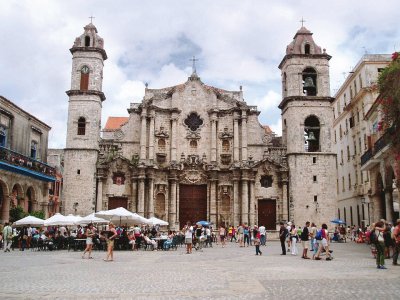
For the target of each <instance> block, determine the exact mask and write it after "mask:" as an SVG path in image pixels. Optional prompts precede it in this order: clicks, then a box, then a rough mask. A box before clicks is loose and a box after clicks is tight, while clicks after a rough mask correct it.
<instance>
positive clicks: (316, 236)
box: [315, 229, 322, 241]
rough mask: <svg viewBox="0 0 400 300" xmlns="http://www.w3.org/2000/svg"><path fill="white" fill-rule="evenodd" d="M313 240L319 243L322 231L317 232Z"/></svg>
mask: <svg viewBox="0 0 400 300" xmlns="http://www.w3.org/2000/svg"><path fill="white" fill-rule="evenodd" d="M315 239H316V240H317V241H321V240H322V229H320V230H318V231H317V234H316V235H315Z"/></svg>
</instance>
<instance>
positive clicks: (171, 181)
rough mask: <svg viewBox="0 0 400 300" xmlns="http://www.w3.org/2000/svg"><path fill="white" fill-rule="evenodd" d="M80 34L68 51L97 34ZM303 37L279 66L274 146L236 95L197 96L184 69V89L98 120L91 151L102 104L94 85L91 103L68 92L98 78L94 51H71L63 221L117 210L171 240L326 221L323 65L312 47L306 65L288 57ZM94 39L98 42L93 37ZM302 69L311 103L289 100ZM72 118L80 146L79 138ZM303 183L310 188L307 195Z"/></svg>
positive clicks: (330, 162) (201, 87)
mask: <svg viewBox="0 0 400 300" xmlns="http://www.w3.org/2000/svg"><path fill="white" fill-rule="evenodd" d="M88 26H89V27H90V28H91V30H92V31H90V30H89V29H88V28H87V27H88ZM88 26H87V27H85V33H84V34H83V35H82V36H81V37H79V38H77V41H78V42H80V43H82V41H85V42H86V41H87V39H89V38H90V39H92V38H93V31H94V30H95V28H93V27H94V26H93V25H92V24H90V25H88ZM92 26H93V27H92ZM304 30H306V29H305V28H301V29H300V30H299V31H298V33H297V34H296V36H295V39H294V44H293V45H292V44H291V45H292V46H290V45H289V46H288V53H287V55H286V56H285V58H284V59H283V61H282V63H281V65H280V67H281V68H282V70H283V73H282V74H283V76H284V79H283V86H284V98H283V101H282V103H281V108H282V111H283V112H282V115H283V117H284V119H285V121H284V134H283V137H282V138H281V137H276V136H275V135H274V134H273V133H272V132H271V131H270V130H269V128H268V127H267V126H262V125H261V124H260V123H259V121H258V115H259V113H260V112H259V111H258V110H257V107H254V106H249V105H247V103H246V101H245V100H244V98H243V92H242V90H241V88H240V89H239V90H238V91H227V90H223V89H220V88H216V87H212V86H209V85H206V84H205V83H203V82H202V81H201V80H200V77H199V76H198V75H197V73H196V70H195V69H194V70H193V73H192V75H191V76H190V77H189V78H188V80H187V81H186V82H185V83H182V84H179V85H176V86H172V87H167V88H163V89H150V88H148V87H146V90H145V96H144V98H143V100H142V102H140V103H132V104H131V105H130V107H129V108H128V112H129V116H128V117H119V118H116V117H110V118H109V119H108V121H107V124H106V126H105V128H104V129H103V135H102V138H101V139H100V132H99V131H98V127H97V126H95V125H97V124H98V122H99V121H100V119H99V118H100V110H101V101H102V100H104V99H105V97H104V95H102V92H101V82H97V83H95V87H97V89H95V88H93V92H92V93H90V91H89V93H88V91H87V90H85V89H82V88H81V89H80V90H79V89H78V90H75V89H77V84H78V82H79V83H80V84H81V85H82V82H84V80H85V77H84V76H86V75H83V74H85V73H84V70H83V69H82V68H83V67H84V66H86V65H87V66H89V69H90V70H91V69H92V68H94V69H96V68H102V66H103V64H102V61H103V60H104V59H105V58H106V56H105V52H104V50H103V47H102V46H103V43H101V47H100V46H97V48H96V47H95V48H96V49H98V51H94V50H93V49H91V48H92V47H91V46H87V47H84V48H79V49H76V50H74V51H71V52H73V55H74V57H73V72H72V73H73V74H72V90H73V92H72V91H69V92H67V93H68V95H69V96H70V105H69V119H68V136H67V148H66V151H65V174H64V177H65V181H64V183H65V184H64V194H63V196H64V199H65V213H74V212H76V213H80V214H88V213H91V212H93V211H94V210H101V209H109V208H113V207H117V206H124V207H126V208H128V209H130V210H132V211H135V212H138V213H139V214H141V215H144V216H145V217H152V216H156V217H159V218H162V219H165V220H168V221H169V223H170V227H171V228H174V229H177V228H179V227H180V226H182V224H183V223H186V221H188V220H189V221H191V222H195V221H199V219H206V220H210V221H212V222H214V223H215V224H220V223H224V224H226V225H230V224H233V225H238V224H240V223H248V224H250V225H254V224H257V223H258V224H264V225H266V226H267V228H268V229H276V224H277V222H279V221H285V220H289V218H290V219H291V220H294V221H296V222H298V223H303V222H305V220H306V219H307V220H308V219H310V220H315V221H317V222H319V221H322V220H324V221H326V220H328V219H329V218H330V217H333V216H334V212H335V209H334V208H336V202H335V198H334V196H333V195H334V192H335V185H334V184H333V183H332V181H331V180H330V178H331V177H332V176H335V170H334V161H335V154H334V153H332V151H331V142H330V128H331V125H332V119H333V116H332V109H331V107H330V103H331V101H332V98H330V97H329V66H328V60H329V58H330V56H329V55H327V54H326V53H325V51H324V52H321V49H320V48H319V47H318V46H316V45H315V43H311V46H312V48H311V50H310V49H306V50H307V51H315V53H314V54H312V55H310V54H309V53H305V54H299V53H297V52H296V51H297V50H296V51H294V50H293V49H297V48H296V47H297V44H296V43H298V42H299V38H296V37H301V38H303V37H306V38H308V37H311V33H309V31H307V30H306V32H304ZM96 32H97V30H96ZM87 36H88V37H89V38H87ZM95 39H100V38H99V37H98V36H97V35H95ZM311 40H312V39H311ZM304 41H305V40H304ZM74 47H77V46H76V45H75V46H74ZM72 49H74V48H72ZM299 49H303V48H301V47H300V48H299ZM81 52H84V53H81ZM99 55H100V56H99ZM83 57H84V59H81V58H83ZM100 60H101V62H100ZM92 63H93V64H92ZM304 66H308V67H310V66H312V67H314V68H315V70H316V71H317V72H318V76H317V75H316V74H311V76H313V78H314V79H315V80H316V83H317V85H318V87H319V89H318V94H317V95H316V96H304V95H303V94H300V93H298V91H299V89H301V90H302V87H301V86H300V82H302V80H303V79H302V78H301V77H300V78H299V75H298V73H299V71H300V72H301V71H303V70H304ZM77 70H78V71H79V70H80V74H78V73H77ZM93 72H94V74H100V73H101V72H100V73H99V72H98V71H93ZM284 73H285V74H286V75H284ZM77 74H78V75H80V78H79V76H78V75H77ZM76 76H78V77H76ZM94 76H95V77H96V75H94ZM98 79H99V81H101V77H98ZM89 82H91V73H89ZM81 87H82V86H81ZM82 112H84V114H83V113H82ZM309 115H313V116H318V120H320V123H319V124H320V127H319V129H318V138H319V139H320V141H321V148H319V149H318V151H316V152H313V153H308V152H306V151H304V147H305V145H304V131H308V130H309V128H305V126H304V120H305V119H306V118H307V117H308V116H309ZM81 117H84V118H85V122H86V123H85V124H87V127H86V128H87V134H86V133H85V134H84V135H81V136H80V135H78V134H77V132H78V131H79V118H81ZM81 124H82V122H81ZM92 124H93V126H92ZM81 126H82V125H81ZM286 149H288V151H287V150H286ZM289 150H290V151H289ZM286 152H288V153H286ZM314 157H317V160H316V161H315V162H313V158H314ZM78 169H79V174H78ZM307 174H309V176H308V177H307ZM311 174H315V175H317V176H318V183H317V184H315V183H313V177H312V175H311ZM314 195H318V202H317V201H314V198H313V196H314ZM332 197H333V198H332ZM318 205H319V206H318Z"/></svg>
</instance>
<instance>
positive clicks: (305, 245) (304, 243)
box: [301, 241, 310, 249]
mask: <svg viewBox="0 0 400 300" xmlns="http://www.w3.org/2000/svg"><path fill="white" fill-rule="evenodd" d="M309 243H310V242H309V241H301V245H302V246H303V249H308V244H309Z"/></svg>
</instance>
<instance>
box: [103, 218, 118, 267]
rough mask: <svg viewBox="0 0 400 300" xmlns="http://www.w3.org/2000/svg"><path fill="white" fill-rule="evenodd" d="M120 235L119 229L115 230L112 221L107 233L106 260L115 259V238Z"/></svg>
mask: <svg viewBox="0 0 400 300" xmlns="http://www.w3.org/2000/svg"><path fill="white" fill-rule="evenodd" d="M117 236H118V233H117V231H116V230H115V226H114V224H113V223H111V222H110V224H108V232H107V235H106V239H107V257H106V259H104V261H114V253H113V252H114V240H115V238H116V237H117Z"/></svg>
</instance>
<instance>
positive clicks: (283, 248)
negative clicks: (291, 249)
mask: <svg viewBox="0 0 400 300" xmlns="http://www.w3.org/2000/svg"><path fill="white" fill-rule="evenodd" d="M281 248H282V254H285V255H286V243H285V239H281Z"/></svg>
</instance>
